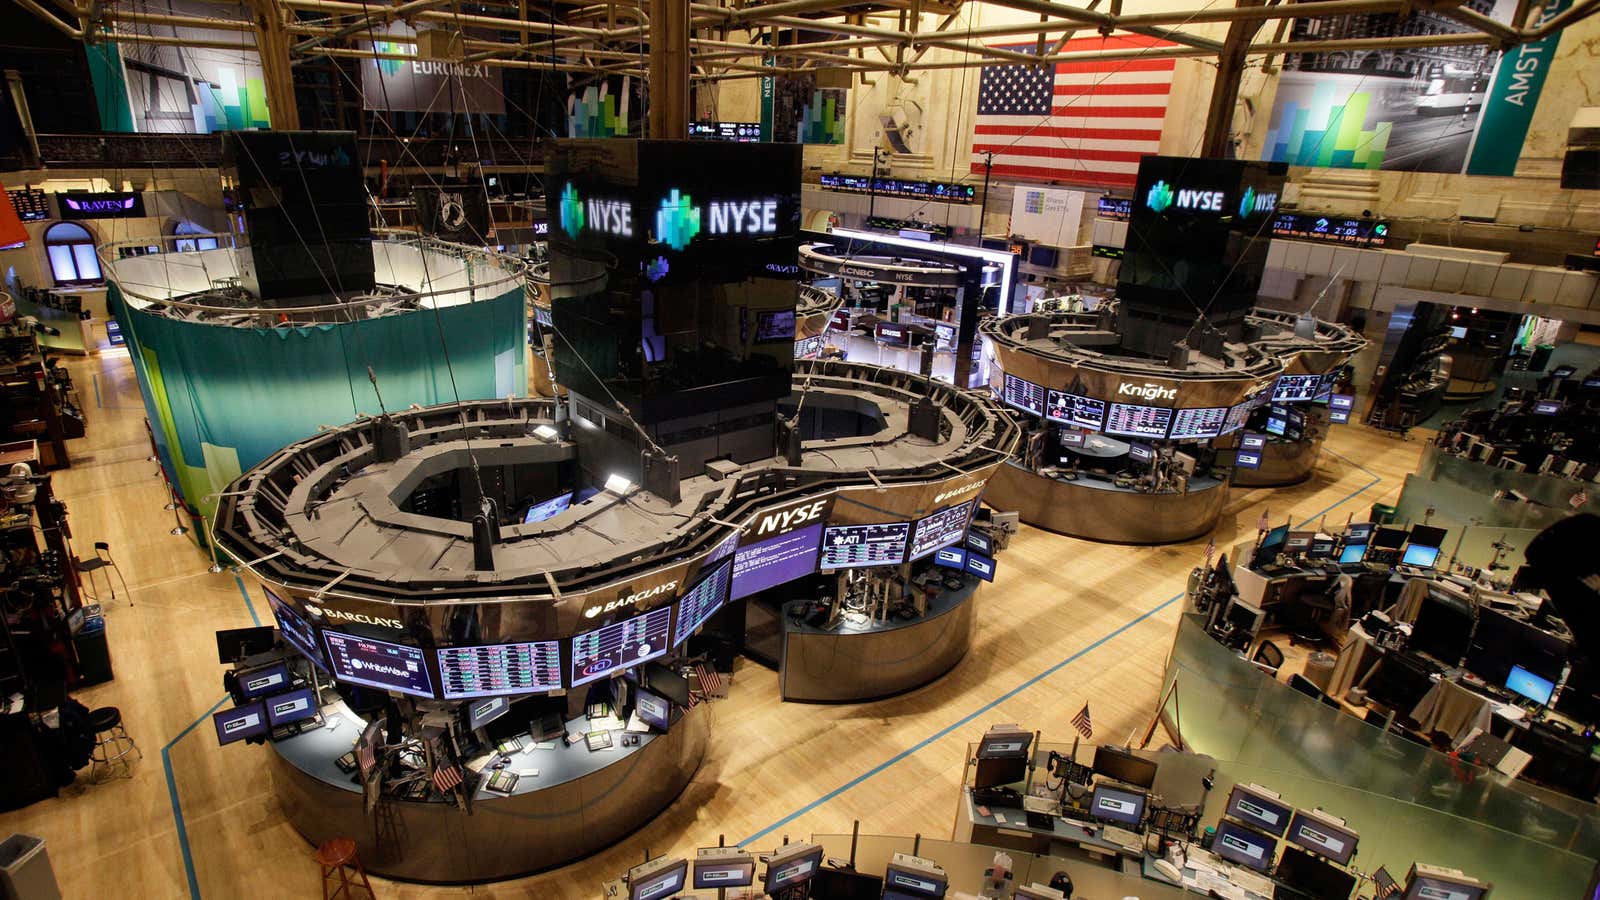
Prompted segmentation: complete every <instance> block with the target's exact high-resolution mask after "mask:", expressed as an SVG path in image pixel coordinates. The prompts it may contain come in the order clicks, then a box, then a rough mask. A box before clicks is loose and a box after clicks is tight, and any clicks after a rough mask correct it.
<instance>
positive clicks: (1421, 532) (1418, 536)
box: [1410, 525, 1450, 547]
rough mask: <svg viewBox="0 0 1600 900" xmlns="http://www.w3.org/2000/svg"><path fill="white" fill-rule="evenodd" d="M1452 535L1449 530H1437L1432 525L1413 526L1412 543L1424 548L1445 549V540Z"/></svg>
mask: <svg viewBox="0 0 1600 900" xmlns="http://www.w3.org/2000/svg"><path fill="white" fill-rule="evenodd" d="M1449 534H1450V530H1449V529H1448V528H1435V527H1433V526H1432V525H1413V526H1411V538H1410V540H1411V543H1413V544H1421V545H1423V546H1424V547H1443V546H1444V539H1445V537H1446V536H1448V535H1449Z"/></svg>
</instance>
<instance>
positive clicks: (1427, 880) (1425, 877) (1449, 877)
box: [1401, 863, 1493, 900]
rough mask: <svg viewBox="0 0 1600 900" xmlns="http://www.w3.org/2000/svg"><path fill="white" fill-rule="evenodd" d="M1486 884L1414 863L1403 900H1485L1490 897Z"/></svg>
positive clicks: (1454, 873) (1435, 867)
mask: <svg viewBox="0 0 1600 900" xmlns="http://www.w3.org/2000/svg"><path fill="white" fill-rule="evenodd" d="M1491 887H1493V885H1490V884H1488V883H1486V882H1482V881H1479V880H1478V879H1476V878H1473V877H1471V876H1470V875H1466V874H1464V873H1462V872H1459V871H1457V870H1455V869H1445V868H1441V867H1438V866H1429V865H1424V864H1422V863H1412V865H1411V872H1410V874H1408V875H1407V876H1406V892H1405V893H1404V894H1402V895H1401V897H1402V898H1403V900H1441V898H1442V900H1484V898H1485V897H1488V896H1489V888H1491Z"/></svg>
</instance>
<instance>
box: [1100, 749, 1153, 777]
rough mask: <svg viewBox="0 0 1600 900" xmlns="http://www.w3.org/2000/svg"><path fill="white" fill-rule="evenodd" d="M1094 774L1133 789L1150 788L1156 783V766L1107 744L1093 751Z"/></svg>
mask: <svg viewBox="0 0 1600 900" xmlns="http://www.w3.org/2000/svg"><path fill="white" fill-rule="evenodd" d="M1093 768H1094V772H1095V774H1096V775H1104V776H1105V777H1107V778H1110V779H1112V780H1114V781H1120V782H1122V783H1123V784H1131V785H1133V786H1134V787H1144V788H1147V787H1150V786H1151V785H1153V784H1155V783H1156V764H1155V763H1153V762H1151V761H1150V760H1148V759H1145V758H1143V757H1141V756H1138V755H1136V754H1134V753H1132V752H1129V751H1127V750H1123V749H1121V748H1119V747H1113V746H1110V745H1109V744H1107V745H1102V746H1099V747H1096V748H1095V750H1094V766H1093Z"/></svg>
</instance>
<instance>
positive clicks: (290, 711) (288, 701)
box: [263, 688, 317, 728]
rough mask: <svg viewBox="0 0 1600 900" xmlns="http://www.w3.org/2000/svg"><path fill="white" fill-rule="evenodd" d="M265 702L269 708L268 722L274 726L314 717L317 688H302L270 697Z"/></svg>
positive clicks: (315, 713)
mask: <svg viewBox="0 0 1600 900" xmlns="http://www.w3.org/2000/svg"><path fill="white" fill-rule="evenodd" d="M263 702H264V705H265V706H266V708H267V724H268V725H271V726H272V727H273V728H276V727H278V726H279V725H287V724H289V723H290V722H299V721H302V720H304V719H313V718H316V715H317V692H316V689H315V688H301V689H299V690H297V691H289V692H288V693H286V694H278V695H277V696H274V697H268V698H267V699H266V700H265V701H263Z"/></svg>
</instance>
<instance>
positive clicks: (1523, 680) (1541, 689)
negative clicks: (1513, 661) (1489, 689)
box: [1506, 665, 1556, 706]
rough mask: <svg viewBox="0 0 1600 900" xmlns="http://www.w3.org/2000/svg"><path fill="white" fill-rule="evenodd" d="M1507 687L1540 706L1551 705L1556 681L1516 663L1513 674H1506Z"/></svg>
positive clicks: (1512, 670) (1512, 668)
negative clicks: (1541, 676) (1540, 675)
mask: <svg viewBox="0 0 1600 900" xmlns="http://www.w3.org/2000/svg"><path fill="white" fill-rule="evenodd" d="M1506 687H1507V688H1509V689H1510V690H1513V691H1516V692H1517V693H1519V694H1521V695H1522V696H1524V697H1527V698H1528V699H1529V700H1532V701H1533V702H1535V703H1537V704H1539V705H1540V706H1549V705H1550V695H1551V694H1553V693H1555V690H1556V685H1555V682H1553V681H1551V680H1550V679H1548V678H1540V677H1539V676H1537V675H1535V674H1533V673H1532V672H1529V671H1528V670H1527V669H1524V668H1523V667H1521V666H1515V665H1514V666H1512V667H1511V674H1510V675H1508V676H1506Z"/></svg>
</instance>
